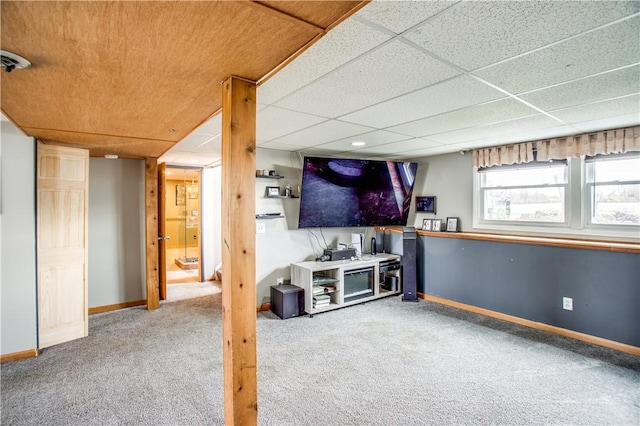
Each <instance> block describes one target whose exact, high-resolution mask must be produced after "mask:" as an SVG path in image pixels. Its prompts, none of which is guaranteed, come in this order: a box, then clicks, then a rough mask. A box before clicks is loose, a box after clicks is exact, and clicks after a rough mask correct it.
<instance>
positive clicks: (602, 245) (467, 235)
mask: <svg viewBox="0 0 640 426" xmlns="http://www.w3.org/2000/svg"><path fill="white" fill-rule="evenodd" d="M374 231H376V232H389V233H394V234H402V227H397V226H391V227H385V226H377V227H375V228H374ZM417 233H418V235H423V236H427V237H441V238H460V239H465V240H479V241H497V242H502V243H514V244H531V245H538V246H551V247H567V248H578V249H587V250H602V251H613V252H622V253H636V254H640V244H639V243H621V242H616V241H596V240H578V239H571V238H555V237H529V236H523V235H503V234H488V233H486V234H485V233H482V232H434V231H423V230H421V229H417Z"/></svg>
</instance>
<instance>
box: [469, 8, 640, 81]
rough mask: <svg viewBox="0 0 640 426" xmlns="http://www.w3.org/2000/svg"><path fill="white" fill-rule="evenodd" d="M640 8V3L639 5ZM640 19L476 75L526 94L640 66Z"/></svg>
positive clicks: (511, 61)
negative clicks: (638, 64) (610, 71)
mask: <svg viewBox="0 0 640 426" xmlns="http://www.w3.org/2000/svg"><path fill="white" fill-rule="evenodd" d="M639 4H640V3H639ZM639 33H640V17H638V18H635V19H628V20H626V21H624V22H621V23H619V24H616V25H611V26H608V27H606V28H603V29H600V30H597V31H593V32H591V33H588V34H585V35H583V36H580V37H576V38H573V39H571V40H569V41H566V42H564V43H559V44H556V45H553V46H551V47H548V48H545V49H542V50H538V51H536V52H533V53H531V54H528V55H524V56H521V57H518V58H515V59H513V60H510V61H506V62H503V63H501V64H497V65H495V66H491V67H488V68H486V69H483V70H479V71H476V72H475V73H474V74H476V75H477V76H479V77H481V78H484V79H485V80H487V81H489V82H491V83H493V84H495V85H496V86H499V87H501V88H503V89H505V90H507V91H509V92H511V93H522V92H527V91H530V90H535V89H539V88H543V87H547V86H551V85H554V84H558V83H563V82H565V81H570V80H574V79H577V78H581V77H586V76H589V75H592V74H597V73H600V72H604V71H608V70H612V69H616V68H620V67H624V66H627V65H631V64H636V63H638V62H640V37H639V36H638V34H639Z"/></svg>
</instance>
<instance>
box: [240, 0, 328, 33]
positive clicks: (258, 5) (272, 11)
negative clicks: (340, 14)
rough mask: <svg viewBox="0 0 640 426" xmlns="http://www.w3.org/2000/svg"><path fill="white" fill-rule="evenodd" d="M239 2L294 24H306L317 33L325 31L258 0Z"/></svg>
mask: <svg viewBox="0 0 640 426" xmlns="http://www.w3.org/2000/svg"><path fill="white" fill-rule="evenodd" d="M240 3H241V4H243V5H245V6H250V7H253V8H256V9H259V10H261V11H263V12H266V13H269V14H271V15H273V16H277V17H279V18H282V19H286V20H287V21H289V22H294V23H296V24H300V25H303V26H306V27H308V28H310V29H313V30H315V31H317V32H319V33H323V32H324V31H325V29H324V28H322V27H320V26H318V25H316V24H314V23H312V22H309V21H306V20H304V19H302V18H298V17H297V16H294V15H291V14H289V13H286V12H283V11H281V10H279V9H276V8H275V7H273V6H269V5H268V4H265V3H260V2H258V1H254V0H242V1H241V2H240Z"/></svg>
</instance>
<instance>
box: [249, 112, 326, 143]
mask: <svg viewBox="0 0 640 426" xmlns="http://www.w3.org/2000/svg"><path fill="white" fill-rule="evenodd" d="M326 120H327V119H326V118H323V117H318V116H317V115H309V114H303V113H301V112H296V111H290V110H287V109H282V108H277V107H274V106H271V107H269V108H265V109H264V110H262V111H260V112H259V113H258V117H257V124H256V138H257V139H258V140H259V141H270V140H272V139H275V138H278V137H280V136H284V135H288V134H289V133H293V132H297V131H298V130H302V129H304V128H306V127H309V126H313V125H314V124H318V123H320V122H322V121H326Z"/></svg>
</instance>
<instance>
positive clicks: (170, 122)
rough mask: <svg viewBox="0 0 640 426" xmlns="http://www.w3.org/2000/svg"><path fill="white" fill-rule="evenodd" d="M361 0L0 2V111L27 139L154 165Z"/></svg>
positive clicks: (361, 4) (359, 3)
mask: <svg viewBox="0 0 640 426" xmlns="http://www.w3.org/2000/svg"><path fill="white" fill-rule="evenodd" d="M364 4H366V1H330V2H328V1H259V2H258V1H255V2H254V1H173V2H164V1H157V2H156V1H154V2H148V1H139V2H137V1H136V2H131V1H95V2H74V1H51V2H35V1H2V6H1V7H2V26H1V45H2V49H3V50H8V51H10V52H13V53H16V54H18V55H21V56H23V57H25V58H26V59H28V60H29V61H30V62H31V63H32V66H31V67H29V68H27V69H25V70H15V71H13V72H11V73H6V72H2V73H1V90H2V91H1V107H2V112H3V113H4V115H5V116H6V117H8V118H9V119H10V120H11V121H13V122H14V123H15V124H16V125H17V126H18V127H20V128H21V129H22V130H23V131H24V132H25V133H26V134H27V135H29V136H33V137H35V138H38V139H39V140H41V141H43V142H45V143H56V144H64V145H71V146H78V147H84V148H89V149H90V153H91V155H92V156H102V155H105V154H117V155H119V156H120V157H123V158H141V157H159V156H160V155H162V154H163V153H164V152H165V151H167V150H168V149H169V148H171V147H172V146H173V145H174V144H175V143H176V142H178V141H180V140H181V139H183V138H184V137H185V136H187V135H188V134H189V133H190V132H191V131H192V130H193V129H195V128H196V127H198V126H199V125H200V124H202V123H203V122H204V121H206V120H207V119H208V118H209V117H211V116H212V115H213V114H214V113H216V112H217V111H218V110H219V109H220V108H221V106H222V87H221V82H222V81H223V80H224V79H225V78H227V77H228V76H230V75H236V76H240V77H243V78H247V79H249V80H252V81H257V82H258V83H259V84H260V83H261V82H263V81H266V79H268V78H269V76H271V75H273V73H274V72H277V70H278V69H280V68H281V67H282V66H283V65H285V64H286V63H288V62H289V61H290V60H292V59H293V58H294V57H295V56H296V55H298V54H299V53H301V52H302V51H303V50H304V49H306V48H307V47H309V46H310V45H311V44H313V43H314V42H315V41H317V40H318V39H319V38H320V37H322V35H324V34H325V33H326V32H327V31H328V30H330V29H331V28H333V27H334V26H335V25H337V24H338V23H340V22H341V21H343V20H344V19H346V18H347V17H349V16H350V15H352V14H353V13H355V12H356V11H357V10H358V9H360V8H361V7H362V6H364Z"/></svg>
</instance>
